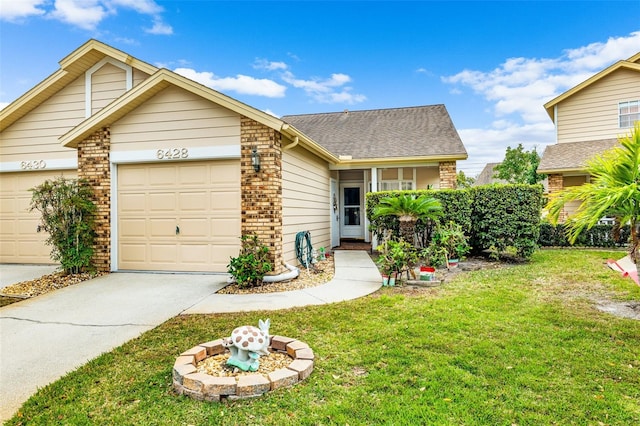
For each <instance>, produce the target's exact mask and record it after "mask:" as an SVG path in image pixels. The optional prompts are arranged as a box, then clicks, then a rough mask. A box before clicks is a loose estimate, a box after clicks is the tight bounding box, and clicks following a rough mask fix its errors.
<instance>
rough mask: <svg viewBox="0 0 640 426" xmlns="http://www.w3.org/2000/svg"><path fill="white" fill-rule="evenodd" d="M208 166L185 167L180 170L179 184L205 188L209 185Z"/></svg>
mask: <svg viewBox="0 0 640 426" xmlns="http://www.w3.org/2000/svg"><path fill="white" fill-rule="evenodd" d="M208 168H209V167H208V166H207V165H204V164H203V165H197V166H196V165H193V166H191V167H183V168H181V169H180V173H179V179H178V184H180V185H181V186H183V185H195V186H205V185H207V184H208V183H209V181H208V180H207V171H208Z"/></svg>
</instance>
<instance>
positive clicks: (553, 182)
mask: <svg viewBox="0 0 640 426" xmlns="http://www.w3.org/2000/svg"><path fill="white" fill-rule="evenodd" d="M563 189H564V177H563V176H562V175H559V174H551V175H549V177H548V190H549V194H553V193H554V192H560V191H562V190H563ZM567 216H568V214H567V211H566V210H565V209H564V208H563V209H562V210H561V211H560V215H559V216H558V222H564V221H566V220H567Z"/></svg>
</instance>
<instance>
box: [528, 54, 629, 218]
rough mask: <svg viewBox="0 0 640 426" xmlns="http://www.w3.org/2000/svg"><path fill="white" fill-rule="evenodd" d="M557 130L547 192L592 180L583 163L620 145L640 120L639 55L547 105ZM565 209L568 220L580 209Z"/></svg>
mask: <svg viewBox="0 0 640 426" xmlns="http://www.w3.org/2000/svg"><path fill="white" fill-rule="evenodd" d="M544 108H545V109H546V111H547V113H548V114H549V117H550V118H551V120H553V122H554V124H555V126H556V143H555V144H554V145H549V146H547V148H546V149H545V151H544V153H543V155H542V158H541V159H540V164H539V165H538V173H544V174H547V175H549V178H548V182H549V193H553V192H557V191H561V190H562V189H564V188H567V187H571V186H579V185H582V184H584V183H586V182H589V179H590V176H589V174H588V173H587V172H586V169H585V164H586V161H587V160H589V159H590V158H593V157H594V156H596V155H599V154H602V153H603V152H604V151H606V150H608V149H611V148H613V147H614V146H616V144H617V141H618V137H620V136H624V135H628V134H629V133H630V131H631V130H632V128H633V125H634V123H635V122H636V121H638V120H640V52H638V53H637V54H635V55H634V56H632V57H631V58H629V59H627V60H622V61H618V62H616V63H615V64H613V65H611V66H609V67H607V68H606V69H604V70H602V71H600V72H599V73H597V74H595V75H594V76H592V77H591V78H589V79H587V80H585V81H584V82H582V83H580V84H578V85H577V86H575V87H573V88H571V89H570V90H568V91H566V92H565V93H563V94H561V95H560V96H557V97H556V98H554V99H552V100H551V101H549V102H547V103H546V104H545V105H544ZM579 205H580V204H579V202H573V203H571V204H568V205H567V206H565V209H564V211H563V213H562V215H561V219H562V220H564V219H566V217H567V216H568V215H570V214H572V213H573V212H574V211H575V210H576V209H577V208H578V206H579Z"/></svg>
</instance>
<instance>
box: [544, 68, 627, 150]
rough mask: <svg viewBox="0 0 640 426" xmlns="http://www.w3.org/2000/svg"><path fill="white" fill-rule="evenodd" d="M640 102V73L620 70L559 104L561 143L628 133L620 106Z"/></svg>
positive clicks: (558, 115)
mask: <svg viewBox="0 0 640 426" xmlns="http://www.w3.org/2000/svg"><path fill="white" fill-rule="evenodd" d="M638 99H640V73H639V72H635V71H630V70H627V69H619V70H617V71H614V72H612V73H611V74H610V75H608V76H606V77H604V78H602V79H601V80H599V81H596V82H595V83H593V84H591V85H590V86H587V87H586V88H584V89H582V90H580V91H579V92H577V93H575V94H574V95H573V96H570V97H568V98H567V99H565V100H564V101H562V102H560V103H559V104H558V105H557V123H556V127H557V131H558V143H564V142H580V141H585V140H599V139H613V138H617V137H618V136H619V135H621V134H626V133H628V131H629V129H621V128H620V127H618V126H619V122H618V103H619V102H625V101H631V100H638Z"/></svg>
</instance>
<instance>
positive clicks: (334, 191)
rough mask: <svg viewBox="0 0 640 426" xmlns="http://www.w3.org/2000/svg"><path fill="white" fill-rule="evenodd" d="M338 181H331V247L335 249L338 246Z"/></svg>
mask: <svg viewBox="0 0 640 426" xmlns="http://www.w3.org/2000/svg"><path fill="white" fill-rule="evenodd" d="M339 190H340V188H339V187H338V181H337V180H335V179H331V200H330V203H331V206H330V211H331V247H337V246H339V245H340V205H339V203H338V198H339V195H340V193H339Z"/></svg>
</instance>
